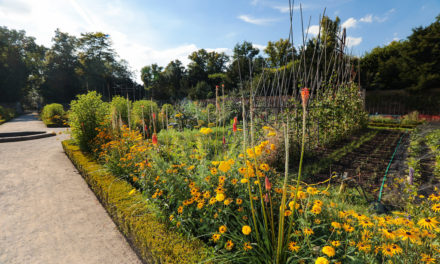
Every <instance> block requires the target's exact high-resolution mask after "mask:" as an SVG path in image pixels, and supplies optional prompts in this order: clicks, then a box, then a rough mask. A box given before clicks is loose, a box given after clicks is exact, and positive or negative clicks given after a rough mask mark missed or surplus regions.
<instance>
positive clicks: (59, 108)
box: [41, 103, 67, 126]
mask: <svg viewBox="0 0 440 264" xmlns="http://www.w3.org/2000/svg"><path fill="white" fill-rule="evenodd" d="M41 119H42V120H43V122H44V123H45V124H46V125H47V126H53V125H55V126H63V125H64V123H65V122H66V121H67V117H66V112H65V111H64V107H63V105H61V104H57V103H53V104H48V105H45V106H44V108H43V111H42V112H41Z"/></svg>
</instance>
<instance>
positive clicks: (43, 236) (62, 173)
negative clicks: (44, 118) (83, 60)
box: [0, 114, 141, 264]
mask: <svg viewBox="0 0 440 264" xmlns="http://www.w3.org/2000/svg"><path fill="white" fill-rule="evenodd" d="M46 130H48V131H55V132H57V133H59V134H58V135H57V136H56V137H48V138H42V139H35V140H29V141H21V142H10V143H0V263H8V264H12V263H20V264H22V263H45V264H49V263H57V264H58V263H81V264H86V263H118V264H121V263H141V262H140V260H139V259H138V257H137V256H136V254H135V253H134V251H133V250H132V249H131V248H130V246H129V245H128V243H127V241H126V240H125V239H124V237H123V236H122V234H121V233H120V232H119V231H118V229H117V228H116V226H115V224H114V223H113V222H112V220H111V219H110V217H109V216H108V215H107V213H106V211H105V210H104V208H103V207H102V206H101V204H100V203H99V201H98V200H97V199H96V197H95V195H94V194H93V192H92V191H91V190H90V189H89V188H88V186H87V184H86V183H85V181H84V180H83V178H82V177H81V175H80V174H78V172H77V170H76V169H75V167H74V166H73V165H72V163H71V162H70V160H69V159H68V158H67V156H66V155H65V154H64V152H63V149H62V146H61V140H64V139H67V138H68V137H69V136H68V135H66V134H65V133H62V134H61V133H60V132H62V131H66V128H63V129H61V128H50V129H48V128H46V126H45V125H44V124H43V122H41V121H38V120H37V119H36V115H35V114H27V115H23V116H20V117H18V118H15V119H13V120H11V121H9V122H7V123H5V124H3V125H1V126H0V133H1V132H19V131H46Z"/></svg>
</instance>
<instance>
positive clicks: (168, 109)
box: [161, 104, 174, 117]
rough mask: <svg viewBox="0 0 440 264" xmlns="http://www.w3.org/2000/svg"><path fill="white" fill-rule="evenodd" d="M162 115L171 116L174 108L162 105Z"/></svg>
mask: <svg viewBox="0 0 440 264" xmlns="http://www.w3.org/2000/svg"><path fill="white" fill-rule="evenodd" d="M161 112H162V114H166V115H167V116H168V117H170V116H173V113H174V107H173V106H172V105H170V104H164V105H162V111H161Z"/></svg>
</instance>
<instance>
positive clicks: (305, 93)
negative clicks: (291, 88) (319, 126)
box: [301, 88, 310, 107]
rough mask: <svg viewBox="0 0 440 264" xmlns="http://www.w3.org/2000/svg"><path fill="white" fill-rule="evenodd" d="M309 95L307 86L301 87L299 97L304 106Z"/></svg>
mask: <svg viewBox="0 0 440 264" xmlns="http://www.w3.org/2000/svg"><path fill="white" fill-rule="evenodd" d="M309 97H310V89H309V88H302V89H301V99H302V104H303V106H304V107H305V106H306V105H307V101H308V100H309Z"/></svg>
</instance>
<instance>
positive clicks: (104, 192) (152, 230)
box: [62, 140, 212, 263]
mask: <svg viewBox="0 0 440 264" xmlns="http://www.w3.org/2000/svg"><path fill="white" fill-rule="evenodd" d="M62 144H63V148H64V151H65V152H66V154H67V156H68V157H69V158H70V160H71V161H72V162H73V164H74V165H75V166H76V168H77V169H78V170H79V171H80V173H81V175H83V177H84V179H85V180H86V182H87V183H88V185H89V186H90V188H91V189H92V190H93V191H94V193H95V194H96V196H97V197H98V199H99V200H100V201H101V203H102V205H103V206H104V207H105V208H106V210H107V212H108V214H109V215H110V216H111V217H112V219H113V221H114V222H115V223H116V225H117V226H118V228H119V229H120V231H121V232H122V233H123V234H124V235H125V237H126V238H127V240H128V241H129V242H130V244H131V245H132V246H133V248H134V249H135V251H136V252H137V254H138V255H139V256H140V257H141V258H142V260H143V261H144V262H145V263H200V262H203V263H205V262H206V260H207V259H208V258H209V257H210V256H212V253H211V252H212V251H210V250H209V248H208V247H207V246H206V245H205V244H204V243H203V242H201V241H199V240H196V239H193V240H191V241H190V240H188V239H186V238H184V237H182V236H181V235H179V234H178V233H175V232H173V231H172V230H169V229H168V228H167V226H166V225H165V224H164V223H162V222H160V221H159V219H158V218H157V217H156V216H155V214H154V212H155V211H157V208H155V207H154V205H152V204H150V203H148V201H146V199H145V198H144V197H143V196H142V194H140V193H139V192H138V191H136V192H134V193H132V192H131V191H132V190H133V187H132V186H131V185H130V184H129V183H128V182H126V181H123V180H120V179H118V178H117V177H115V176H114V175H112V174H111V173H109V172H108V171H106V170H105V169H104V168H103V167H102V166H101V165H100V164H98V163H97V162H95V161H94V159H93V158H92V156H90V155H87V154H84V153H83V152H81V150H80V149H79V147H78V146H76V145H74V142H73V141H72V140H65V141H63V142H62ZM130 193H132V194H130Z"/></svg>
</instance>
